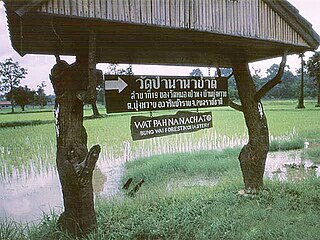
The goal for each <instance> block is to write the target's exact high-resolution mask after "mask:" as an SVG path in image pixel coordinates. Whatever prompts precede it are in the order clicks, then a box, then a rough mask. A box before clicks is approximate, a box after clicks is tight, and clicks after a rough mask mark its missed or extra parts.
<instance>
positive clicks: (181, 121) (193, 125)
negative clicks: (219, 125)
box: [131, 111, 212, 140]
mask: <svg viewBox="0 0 320 240" xmlns="http://www.w3.org/2000/svg"><path fill="white" fill-rule="evenodd" d="M211 127H212V115H211V112H203V113H197V112H182V111H180V112H177V113H176V114H175V115H165V116H159V117H143V116H134V117H131V136H132V139H133V140H141V139H148V138H154V137H162V136H167V135H172V134H179V133H186V132H195V131H199V130H202V129H206V128H211Z"/></svg>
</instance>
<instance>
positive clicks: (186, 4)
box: [184, 0, 190, 28]
mask: <svg viewBox="0 0 320 240" xmlns="http://www.w3.org/2000/svg"><path fill="white" fill-rule="evenodd" d="M184 26H185V27H186V28H190V3H189V0H184Z"/></svg>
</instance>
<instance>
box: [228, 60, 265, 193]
mask: <svg viewBox="0 0 320 240" xmlns="http://www.w3.org/2000/svg"><path fill="white" fill-rule="evenodd" d="M233 70H234V76H235V80H236V84H237V88H238V92H239V97H240V101H241V105H242V111H243V114H244V118H245V122H246V125H247V128H248V134H249V141H248V144H247V145H245V146H244V147H243V148H242V150H241V152H240V154H239V161H240V166H241V171H242V175H243V180H244V184H245V189H246V190H253V191H256V190H258V189H259V188H261V187H262V186H263V174H264V169H265V162H266V157H267V153H268V150H269V132H268V125H267V119H266V116H265V114H264V111H263V106H262V103H261V102H260V100H258V101H256V100H255V99H256V98H257V97H255V96H256V93H257V91H256V87H255V85H254V82H253V80H252V78H251V75H250V71H249V66H248V64H247V63H245V62H238V63H236V64H234V67H233Z"/></svg>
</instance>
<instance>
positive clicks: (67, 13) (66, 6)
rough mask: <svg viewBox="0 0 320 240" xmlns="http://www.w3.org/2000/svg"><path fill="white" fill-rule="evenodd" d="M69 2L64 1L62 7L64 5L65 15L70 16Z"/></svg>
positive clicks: (69, 0)
mask: <svg viewBox="0 0 320 240" xmlns="http://www.w3.org/2000/svg"><path fill="white" fill-rule="evenodd" d="M70 2H71V0H64V5H65V10H64V11H65V14H66V15H68V16H70V15H72V13H71V3H70Z"/></svg>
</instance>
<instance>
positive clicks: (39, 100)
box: [34, 82, 49, 108]
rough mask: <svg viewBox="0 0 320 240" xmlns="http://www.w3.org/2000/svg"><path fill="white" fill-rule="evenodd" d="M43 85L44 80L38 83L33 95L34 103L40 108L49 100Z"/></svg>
mask: <svg viewBox="0 0 320 240" xmlns="http://www.w3.org/2000/svg"><path fill="white" fill-rule="evenodd" d="M45 87H46V84H45V82H42V83H41V84H40V85H38V86H37V90H36V92H35V96H34V104H35V105H38V106H40V108H43V107H44V106H46V105H47V103H48V101H49V98H48V96H47V95H46V94H45V92H44V88H45Z"/></svg>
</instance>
